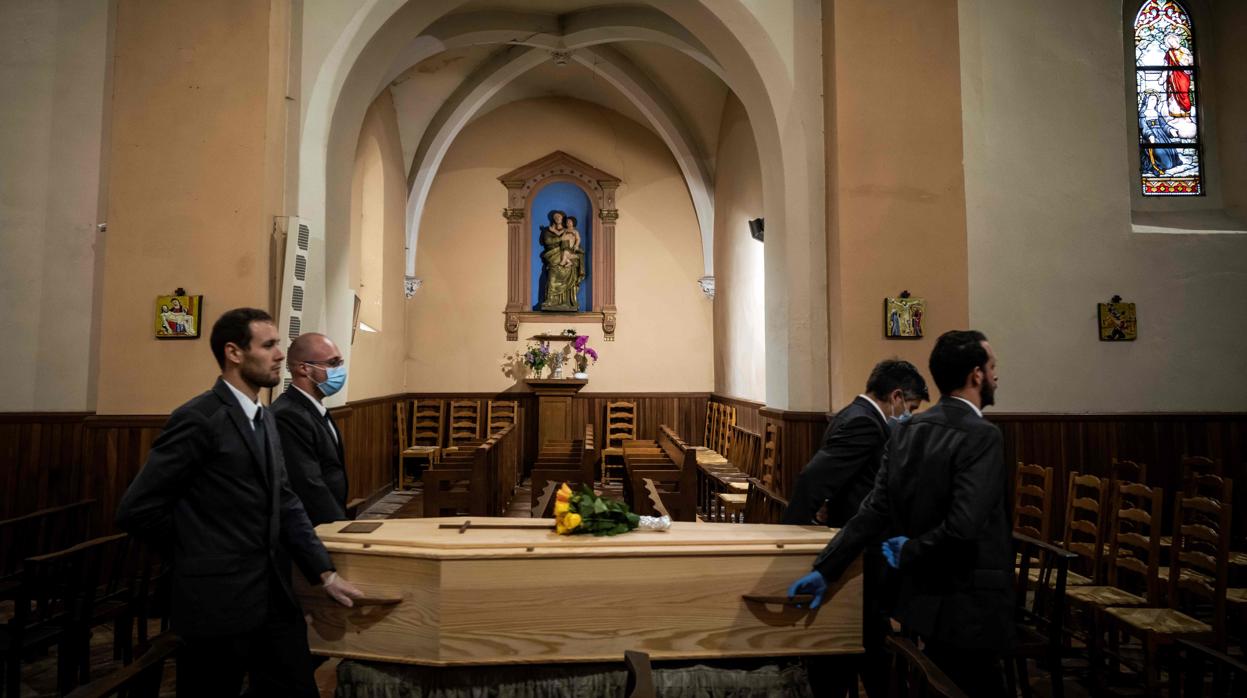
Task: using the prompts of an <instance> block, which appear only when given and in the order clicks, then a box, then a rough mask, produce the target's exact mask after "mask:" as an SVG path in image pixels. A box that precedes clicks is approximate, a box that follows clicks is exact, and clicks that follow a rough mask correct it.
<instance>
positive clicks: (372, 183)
mask: <svg viewBox="0 0 1247 698" xmlns="http://www.w3.org/2000/svg"><path fill="white" fill-rule="evenodd" d="M355 178H356V180H357V181H358V182H359V184H360V185H361V189H362V191H361V192H360V195H361V196H360V200H359V201H357V202H356V204H358V205H355V206H353V207H352V208H353V210H352V212H351V221H352V225H353V227H358V228H360V229H361V232H360V235H359V239H360V241H361V243H362V244H363V247H364V248H365V249H364V250H362V251H361V256H360V278H361V280H362V281H363V282H364V284H365V286H364V288H362V289H361V294H360V297H361V298H363V299H365V303H364V304H363V305H362V306H361V308H360V320H362V321H365V322H367V323H368V324H369V325H372V326H373V327H374V328H376V329H377V330H379V331H378V332H364V331H359V332H356V333H355V344H354V345H353V346H352V347H351V354H350V357H351V358H350V368H349V374H350V379H349V380H348V388H347V397H348V398H349V399H351V400H362V399H365V398H370V397H379V396H382V395H393V394H395V393H401V392H404V390H405V387H404V378H403V374H404V369H405V366H404V363H403V361H404V357H405V356H406V354H407V336H406V326H407V317H406V313H407V309H406V306H405V303H406V301H405V300H404V298H403V241H404V215H403V214H404V211H405V206H406V199H407V176H406V175H405V174H404V169H403V152H402V147H401V145H400V143H399V138H398V122H397V121H396V119H395V112H394V102H393V101H392V100H391V99H390V93H389V91H388V90H387V91H384V92H382V93H381V96H380V97H378V98H377V100H376V101H375V102H373V104H372V107H371V108H369V110H368V114H367V115H366V116H365V117H364V126H363V129H362V131H361V133H360V136H359V150H358V154H357V157H356V170H355ZM365 183H368V185H367V186H364V185H365ZM352 237H353V238H354V237H355V236H354V235H353V236H352ZM370 238H375V239H371V240H370ZM334 339H337V340H338V341H340V342H343V343H345V342H346V341H349V338H337V337H335V338H334Z"/></svg>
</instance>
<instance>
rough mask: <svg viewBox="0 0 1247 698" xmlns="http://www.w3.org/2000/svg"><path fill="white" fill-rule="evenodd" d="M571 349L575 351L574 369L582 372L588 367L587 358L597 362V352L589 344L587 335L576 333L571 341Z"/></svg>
mask: <svg viewBox="0 0 1247 698" xmlns="http://www.w3.org/2000/svg"><path fill="white" fill-rule="evenodd" d="M572 351H574V352H576V371H577V372H578V373H584V372H585V370H586V369H588V368H589V359H593V363H597V360H598V353H597V352H596V351H594V349H593V347H591V346H589V336H588V335H583V334H582V335H577V336H576V339H575V340H574V341H573V342H572Z"/></svg>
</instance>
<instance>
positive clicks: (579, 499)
mask: <svg viewBox="0 0 1247 698" xmlns="http://www.w3.org/2000/svg"><path fill="white" fill-rule="evenodd" d="M568 505H569V509H568V510H569V511H572V512H575V513H577V514H579V515H580V519H581V521H580V525H579V526H577V527H576V529H575V530H573V531H572V534H577V533H590V534H593V535H595V536H617V535H619V534H620V533H627V532H628V531H631V530H632V529H634V528H636V527H637V524H638V523H639V522H640V520H641V517H639V516H637V515H636V514H634V513H632V512H631V511H629V510H628V505H627V504H624V503H623V502H621V501H619V500H617V499H606V498H603V497H599V496H597V495H596V494H594V493H593V490H592V489H590V488H589V487H587V486H585V485H581V486H580V490H579V491H578V492H574V493H573V494H572V496H571V499H570V500H569V501H568Z"/></svg>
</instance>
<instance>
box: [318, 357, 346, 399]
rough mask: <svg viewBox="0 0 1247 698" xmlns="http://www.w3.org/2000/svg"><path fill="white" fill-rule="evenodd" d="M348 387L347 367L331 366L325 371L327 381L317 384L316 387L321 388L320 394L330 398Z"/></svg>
mask: <svg viewBox="0 0 1247 698" xmlns="http://www.w3.org/2000/svg"><path fill="white" fill-rule="evenodd" d="M344 385H346V365H345V364H343V365H341V366H331V367H328V368H326V369H325V380H324V382H323V383H317V384H316V387H317V388H320V392H321V394H322V395H324V396H325V397H329V396H330V395H333V394H334V393H336V392H338V391H339V390H341V389H342V386H344Z"/></svg>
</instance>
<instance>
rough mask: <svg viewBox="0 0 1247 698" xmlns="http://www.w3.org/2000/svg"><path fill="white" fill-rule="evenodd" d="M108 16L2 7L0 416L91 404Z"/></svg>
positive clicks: (80, 9) (63, 8)
mask: <svg viewBox="0 0 1247 698" xmlns="http://www.w3.org/2000/svg"><path fill="white" fill-rule="evenodd" d="M110 8H111V3H108V2H91V3H82V2H76V1H75V0H49V1H47V2H20V1H6V2H3V3H0V15H2V16H3V21H0V94H2V95H4V97H3V98H2V99H0V123H3V124H4V128H3V129H0V163H3V164H2V165H0V337H4V347H5V351H4V360H3V361H0V385H3V386H4V390H0V411H27V410H31V411H80V410H89V409H91V408H92V407H93V403H94V393H95V390H94V385H93V384H92V379H91V375H90V369H91V364H92V361H93V357H94V331H95V321H94V318H95V308H94V307H93V305H94V297H95V290H94V286H95V261H96V254H95V248H96V241H97V233H96V223H99V222H103V221H104V214H103V213H102V211H101V208H102V206H101V202H100V174H101V171H102V169H103V167H104V159H105V148H104V144H103V141H104V126H105V110H106V108H107V100H108V87H107V80H108V78H109V76H108V69H109V64H110V51H109V46H108V41H109V25H110V21H111V18H110V11H111V10H110Z"/></svg>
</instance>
